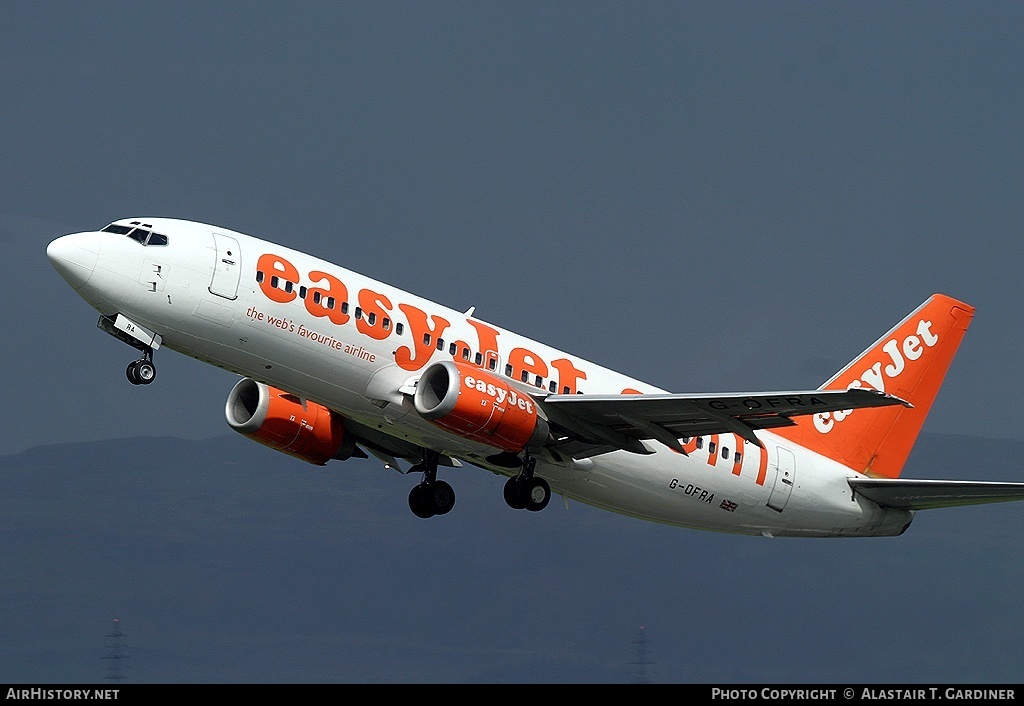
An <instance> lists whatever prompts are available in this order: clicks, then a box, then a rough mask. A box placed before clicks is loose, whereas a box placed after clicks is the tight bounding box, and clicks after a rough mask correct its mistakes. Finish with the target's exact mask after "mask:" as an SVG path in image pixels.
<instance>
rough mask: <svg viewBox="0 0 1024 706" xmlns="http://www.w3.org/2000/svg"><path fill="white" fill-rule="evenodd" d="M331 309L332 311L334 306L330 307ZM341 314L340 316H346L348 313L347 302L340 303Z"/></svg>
mask: <svg viewBox="0 0 1024 706" xmlns="http://www.w3.org/2000/svg"><path fill="white" fill-rule="evenodd" d="M331 301H334V300H333V299H332V300H331ZM331 308H332V309H333V308H334V306H331ZM341 313H342V314H347V313H348V302H342V303H341Z"/></svg>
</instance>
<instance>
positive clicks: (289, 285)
mask: <svg viewBox="0 0 1024 706" xmlns="http://www.w3.org/2000/svg"><path fill="white" fill-rule="evenodd" d="M294 288H295V285H294V284H292V283H291V282H289V281H287V280H285V283H284V291H286V292H288V293H289V294H291V293H292V290H293V289H294Z"/></svg>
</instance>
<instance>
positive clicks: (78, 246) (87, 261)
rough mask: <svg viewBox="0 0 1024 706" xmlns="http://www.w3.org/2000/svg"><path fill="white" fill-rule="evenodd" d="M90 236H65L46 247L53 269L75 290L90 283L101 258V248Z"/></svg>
mask: <svg viewBox="0 0 1024 706" xmlns="http://www.w3.org/2000/svg"><path fill="white" fill-rule="evenodd" d="M89 236H90V234H89V233H75V234H73V235H65V236H62V237H60V238H57V239H56V240H54V241H53V242H52V243H50V244H49V245H47V246H46V256H47V257H48V258H50V262H51V263H53V267H54V268H55V269H56V270H57V272H59V273H60V276H61V277H63V278H64V279H66V280H67V281H68V284H70V285H71V286H72V287H74V288H75V289H78V288H79V287H81V286H83V285H84V284H85V283H86V282H88V281H89V277H91V276H92V271H93V270H94V269H95V268H96V258H97V257H99V248H98V247H97V246H96V243H95V242H94V240H93V239H92V238H90V237H89Z"/></svg>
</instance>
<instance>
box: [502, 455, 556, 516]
mask: <svg viewBox="0 0 1024 706" xmlns="http://www.w3.org/2000/svg"><path fill="white" fill-rule="evenodd" d="M536 467H537V459H535V458H533V457H532V456H530V455H529V454H527V456H526V458H525V460H524V461H523V469H522V470H521V471H520V472H519V475H516V476H512V477H511V478H509V479H508V480H507V481H506V482H505V490H504V495H505V502H506V503H508V506H509V507H510V508H512V509H513V510H529V511H530V512H539V511H540V510H543V509H544V508H545V507H547V504H548V501H549V500H551V487H550V486H548V482H547V481H546V480H544V479H543V478H541V477H540V476H535V475H533V471H534V469H535V468H536Z"/></svg>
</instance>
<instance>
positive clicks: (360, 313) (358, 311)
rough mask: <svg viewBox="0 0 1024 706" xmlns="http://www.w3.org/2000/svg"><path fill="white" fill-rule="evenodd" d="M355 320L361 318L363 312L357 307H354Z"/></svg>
mask: <svg viewBox="0 0 1024 706" xmlns="http://www.w3.org/2000/svg"><path fill="white" fill-rule="evenodd" d="M356 318H357V319H361V318H363V310H362V309H360V308H359V307H358V306H357V307H356Z"/></svg>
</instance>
